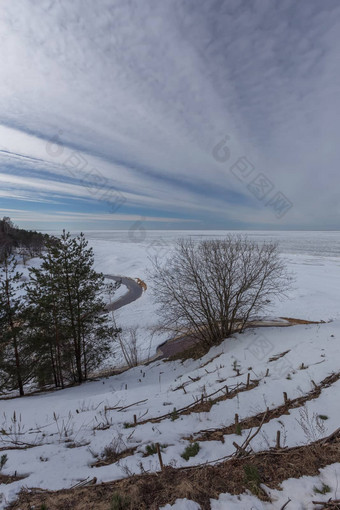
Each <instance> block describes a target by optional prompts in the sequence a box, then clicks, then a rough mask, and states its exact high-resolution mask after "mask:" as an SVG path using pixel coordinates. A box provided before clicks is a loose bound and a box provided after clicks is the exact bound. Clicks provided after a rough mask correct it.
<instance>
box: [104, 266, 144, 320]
mask: <svg viewBox="0 0 340 510" xmlns="http://www.w3.org/2000/svg"><path fill="white" fill-rule="evenodd" d="M104 277H105V278H107V279H108V280H114V281H115V282H121V283H122V285H125V287H127V288H128V292H127V293H126V294H124V296H121V297H120V298H119V299H117V301H115V302H114V303H111V304H108V305H107V307H106V308H107V310H108V311H109V312H112V311H115V310H118V309H119V308H122V307H123V306H125V305H128V304H130V303H133V301H136V300H137V299H139V298H140V297H141V295H142V294H143V289H142V287H141V286H140V285H139V284H138V283H137V282H136V281H135V280H134V279H133V278H130V277H128V276H114V275H110V274H105V275H104Z"/></svg>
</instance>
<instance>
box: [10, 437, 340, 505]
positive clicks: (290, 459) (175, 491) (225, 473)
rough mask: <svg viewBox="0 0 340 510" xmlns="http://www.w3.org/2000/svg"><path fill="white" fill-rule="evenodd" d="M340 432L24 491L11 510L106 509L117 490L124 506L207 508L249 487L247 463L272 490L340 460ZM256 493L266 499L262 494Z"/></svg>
mask: <svg viewBox="0 0 340 510" xmlns="http://www.w3.org/2000/svg"><path fill="white" fill-rule="evenodd" d="M339 436H340V434H339V433H338V432H337V433H336V434H335V435H334V436H333V437H331V438H330V439H329V440H327V442H324V441H322V440H321V441H317V442H315V443H313V444H311V445H308V446H301V447H295V448H290V449H288V448H287V449H283V450H273V451H268V452H262V453H258V454H254V455H251V456H248V457H246V458H238V459H237V458H231V459H230V460H227V461H225V462H222V463H220V464H218V465H214V466H209V465H205V466H200V467H189V468H181V469H174V468H170V467H166V468H165V469H164V471H162V472H160V473H155V474H144V475H138V476H133V477H130V478H126V479H124V480H119V481H116V482H110V483H106V484H101V485H93V486H87V487H81V488H76V489H71V490H62V491H58V492H48V491H39V490H34V489H33V490H32V491H27V490H26V491H24V490H23V491H22V492H21V494H20V497H19V499H18V501H17V502H16V503H15V504H13V505H11V506H10V507H9V509H10V510H19V509H20V510H29V509H31V508H32V506H34V505H35V506H34V508H39V506H41V505H42V504H45V505H46V507H47V508H48V510H110V502H111V498H112V495H113V494H114V493H118V494H121V495H123V496H128V497H129V500H130V504H129V506H128V507H127V509H126V510H158V508H159V507H160V506H163V505H165V504H167V503H170V504H172V503H174V502H175V500H176V499H177V498H188V499H191V500H193V501H196V502H197V503H199V504H200V505H201V509H202V510H210V498H218V496H219V494H221V493H224V492H228V493H230V494H234V495H237V494H241V493H243V492H244V491H245V490H246V489H247V488H249V487H248V486H247V481H246V480H245V476H244V473H245V469H244V467H245V466H246V465H248V466H249V465H251V466H252V467H254V468H255V469H256V470H257V471H258V472H259V473H260V478H261V483H264V484H266V485H267V486H268V487H270V488H279V486H280V483H281V482H282V481H283V480H286V479H287V478H299V477H301V476H315V475H317V474H318V472H319V469H320V468H322V467H325V466H327V465H329V464H332V463H335V462H339V461H340V437H339ZM259 496H260V497H262V498H263V499H266V498H267V495H266V493H265V492H263V493H262V492H261V493H259Z"/></svg>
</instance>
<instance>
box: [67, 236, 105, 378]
mask: <svg viewBox="0 0 340 510" xmlns="http://www.w3.org/2000/svg"><path fill="white" fill-rule="evenodd" d="M57 264H58V267H60V268H61V273H60V274H61V278H62V286H63V295H64V296H65V303H66V306H65V312H66V317H67V319H68V321H69V328H70V333H71V338H72V342H73V353H74V361H75V378H76V380H77V382H79V383H81V382H82V381H83V380H84V379H86V378H87V377H88V373H89V370H90V369H92V368H95V367H96V366H98V364H99V363H100V362H101V361H102V360H103V359H104V358H105V356H106V355H107V354H108V352H109V350H110V343H111V338H112V329H111V328H110V327H108V325H107V319H108V318H107V314H106V312H105V308H106V307H105V303H104V301H103V299H102V297H101V296H102V293H103V291H104V287H105V284H104V277H103V275H102V274H101V273H98V272H96V271H95V270H94V267H93V266H94V255H93V249H92V248H88V242H87V241H86V239H85V236H84V234H82V233H81V234H80V235H79V236H78V237H76V238H72V237H71V235H70V233H65V231H64V232H63V235H62V236H61V242H60V247H59V256H58V257H57Z"/></svg>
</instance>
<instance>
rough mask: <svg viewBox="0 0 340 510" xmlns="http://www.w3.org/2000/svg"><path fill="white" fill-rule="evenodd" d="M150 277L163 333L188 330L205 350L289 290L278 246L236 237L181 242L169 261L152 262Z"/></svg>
mask: <svg viewBox="0 0 340 510" xmlns="http://www.w3.org/2000/svg"><path fill="white" fill-rule="evenodd" d="M151 278H152V279H153V281H154V292H155V301H156V303H157V305H159V313H160V315H161V316H162V319H163V326H164V328H167V329H169V328H170V329H171V330H173V331H174V332H178V333H181V334H183V331H184V330H190V332H191V333H190V334H191V335H193V336H195V337H196V338H198V339H199V340H201V342H202V344H204V345H207V346H211V345H215V344H218V343H219V342H220V341H221V340H223V339H224V338H227V337H229V336H230V335H232V334H233V333H234V331H243V329H244V327H245V325H246V324H247V323H248V322H249V320H251V319H252V318H253V317H258V315H259V314H260V313H263V312H264V311H265V310H266V309H267V308H268V304H269V303H270V302H271V301H273V299H272V298H274V297H278V298H282V297H283V296H284V295H285V292H286V291H287V290H289V289H290V286H291V284H290V281H291V277H290V276H289V275H288V273H287V271H286V268H285V264H284V262H283V261H282V259H281V257H280V255H279V252H278V249H277V245H276V244H273V243H271V242H268V243H264V244H261V245H260V244H257V243H256V242H252V241H249V240H248V239H247V238H245V237H242V236H233V235H229V236H227V237H226V238H225V239H222V240H208V241H200V242H195V241H193V240H192V239H189V240H188V239H182V240H179V241H178V243H177V245H176V247H175V249H174V252H173V253H171V255H170V256H169V257H168V258H167V259H166V260H162V262H160V261H159V259H157V257H156V258H155V259H154V260H153V273H152V275H151ZM202 326H204V327H202Z"/></svg>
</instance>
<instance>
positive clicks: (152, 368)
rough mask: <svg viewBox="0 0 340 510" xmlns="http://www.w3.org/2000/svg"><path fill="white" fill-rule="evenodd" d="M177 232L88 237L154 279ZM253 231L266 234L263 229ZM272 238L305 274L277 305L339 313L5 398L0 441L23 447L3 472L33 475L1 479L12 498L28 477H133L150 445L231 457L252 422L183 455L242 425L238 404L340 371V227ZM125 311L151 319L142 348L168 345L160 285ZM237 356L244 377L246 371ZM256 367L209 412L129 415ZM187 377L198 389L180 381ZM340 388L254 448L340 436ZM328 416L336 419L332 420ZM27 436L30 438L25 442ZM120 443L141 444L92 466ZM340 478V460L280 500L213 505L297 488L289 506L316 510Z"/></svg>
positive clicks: (303, 314)
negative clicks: (251, 383)
mask: <svg viewBox="0 0 340 510" xmlns="http://www.w3.org/2000/svg"><path fill="white" fill-rule="evenodd" d="M268 234H269V233H264V234H261V235H262V236H268ZM176 235H182V236H183V235H188V233H181V234H176ZM176 235H175V234H174V233H171V234H169V233H162V234H160V233H158V234H156V233H146V237H144V239H142V240H139V242H137V241H136V240H135V239H133V238H132V237H131V232H128V233H121V232H120V233H88V235H87V237H88V239H89V240H90V243H91V244H93V246H94V249H95V255H96V265H97V269H98V270H101V271H103V272H104V273H110V274H114V275H124V276H131V277H140V278H142V279H143V280H145V282H146V283H147V284H148V268H149V267H150V262H149V261H148V258H147V257H148V255H153V254H154V252H155V251H158V253H159V255H160V256H165V255H166V254H168V253H169V251H170V250H171V247H172V246H173V241H174V239H175V237H176ZM195 235H197V233H195ZM203 235H210V236H212V237H215V236H217V235H221V233H215V235H214V234H213V235H212V234H211V233H209V234H205V233H201V234H200V236H203ZM252 235H256V236H257V237H258V238H260V233H256V234H252ZM249 236H250V235H249ZM271 237H273V238H281V241H282V244H281V251H282V256H283V257H285V258H286V259H287V263H288V266H289V268H290V269H291V270H292V271H294V273H295V274H296V282H295V289H294V290H293V291H292V292H291V295H290V299H289V300H287V301H284V302H282V303H275V304H274V306H273V308H272V310H271V311H270V315H271V316H285V317H296V318H301V319H310V320H324V321H330V322H326V323H323V324H317V325H299V326H292V327H288V328H275V327H270V328H258V329H255V330H247V331H246V332H245V333H244V334H242V335H235V337H234V338H231V339H228V340H225V341H224V342H223V343H222V344H221V345H220V346H218V347H215V348H213V349H212V350H211V351H210V352H209V353H208V354H207V355H206V356H205V357H204V358H202V359H200V360H196V361H193V360H187V361H185V362H183V363H180V362H161V361H158V362H155V363H152V364H150V365H148V366H140V367H137V368H134V369H131V370H129V371H127V372H124V373H123V374H120V375H118V376H114V377H110V378H105V379H102V380H99V381H97V382H91V383H86V384H84V385H82V386H80V387H74V388H70V389H66V390H60V391H57V392H54V393H46V394H42V395H38V396H32V397H26V398H21V399H12V400H6V401H4V400H2V401H0V406H1V414H0V431H1V432H0V448H7V447H8V448H9V447H11V446H14V445H16V446H17V447H18V448H17V449H8V450H6V449H3V451H1V452H0V453H1V454H7V456H8V461H7V463H6V464H5V466H4V468H3V470H2V473H3V474H7V475H11V474H13V473H14V472H15V471H17V474H19V475H26V478H24V479H23V480H20V481H16V482H13V483H11V484H8V485H0V494H1V493H2V502H1V503H0V508H4V506H5V503H6V502H8V501H10V500H12V499H13V498H15V495H16V494H17V492H18V491H19V490H20V488H21V487H22V486H28V487H40V488H46V489H47V488H49V489H61V488H67V487H71V486H73V485H74V484H76V483H77V482H78V481H80V480H84V479H86V478H89V479H90V478H93V477H94V476H95V477H97V480H98V482H101V481H108V480H114V479H119V478H123V477H125V476H127V474H126V473H127V472H132V473H140V470H141V463H142V465H143V468H144V469H145V470H147V471H154V470H158V469H159V464H158V459H157V455H151V456H147V457H144V456H143V454H144V452H145V448H146V446H147V445H150V444H151V443H154V442H159V443H160V444H162V445H165V446H164V451H163V460H164V463H165V464H167V465H172V466H175V467H179V466H187V465H196V464H201V463H204V462H206V461H214V460H217V459H220V458H221V457H224V456H227V455H229V454H231V453H233V452H234V450H235V448H234V446H233V441H236V442H237V443H238V444H241V442H242V441H243V440H244V439H245V437H246V436H247V433H248V431H247V430H243V431H242V436H243V438H242V437H240V436H238V435H235V434H229V435H225V436H224V443H221V442H220V441H200V450H199V452H198V454H197V455H196V456H195V457H192V458H190V460H189V461H186V460H184V459H183V458H182V457H181V453H183V451H184V449H185V447H186V446H187V445H188V444H189V442H188V440H187V439H185V438H186V437H187V436H188V435H190V434H196V433H197V434H198V433H199V432H200V431H204V430H205V429H213V428H221V427H225V426H228V425H231V424H232V423H233V421H234V416H235V413H237V414H238V415H239V418H240V420H242V419H244V418H246V417H248V416H252V415H256V414H258V413H260V412H263V411H265V410H266V408H267V407H269V409H273V408H275V407H277V406H279V405H281V404H282V403H283V392H286V393H287V395H288V398H289V399H293V398H296V397H299V396H302V395H305V394H307V393H308V392H310V391H311V390H312V389H313V387H314V383H315V384H318V383H320V382H321V381H322V380H323V379H324V378H325V377H327V376H328V375H330V374H331V373H333V372H337V371H338V370H339V362H338V360H339V359H340V309H339V293H340V258H339V257H338V256H337V255H338V251H337V250H338V248H340V234H339V233H336V234H335V233H298V234H297V233H293V234H291V237H289V234H287V233H274V234H273V233H271ZM160 240H161V241H162V243H161V245H162V246H163V248H159V249H157V248H156V245H155V242H156V241H158V242H159V241H160ZM303 245H304V246H305V251H304V252H303ZM161 250H163V252H164V253H163V252H162V251H161ZM339 253H340V251H339ZM118 320H119V321H120V322H121V323H122V324H128V325H138V326H140V328H141V330H142V334H141V336H140V346H141V347H142V348H144V350H145V352H147V351H148V350H149V346H150V342H153V343H152V348H151V351H150V352H154V350H155V348H156V346H157V343H159V342H160V341H162V339H161V338H157V337H153V338H151V337H150V335H149V334H148V331H150V330H149V328H151V327H152V326H154V325H155V324H156V322H157V316H156V313H155V305H154V303H153V300H152V288H151V287H150V286H149V287H148V289H147V291H146V292H145V293H144V294H143V296H142V297H141V298H140V299H139V300H137V301H135V302H134V303H131V304H130V305H127V306H126V307H124V308H122V309H121V310H119V317H118ZM152 350H153V351H152ZM284 351H289V352H288V353H287V354H286V355H285V356H283V357H280V358H278V359H277V360H276V361H269V358H271V357H273V356H275V355H277V354H280V353H282V352H284ZM235 363H236V364H237V366H238V367H239V370H240V375H237V374H236V371H235V370H234V368H235ZM268 368H269V374H268V375H267V376H266V372H267V369H268ZM248 372H249V373H250V374H251V378H252V379H254V380H258V381H259V384H258V386H256V387H253V388H252V389H249V390H248V391H244V392H241V393H239V394H238V395H237V396H235V397H234V398H232V399H228V400H223V401H220V402H218V403H216V404H215V405H213V406H212V407H211V410H210V411H209V412H201V413H191V414H186V415H180V416H179V417H178V419H175V420H172V419H171V418H165V419H162V420H161V421H160V422H159V423H152V422H145V423H144V424H140V425H137V426H136V427H128V426H127V425H126V424H132V423H133V419H134V415H136V417H137V421H142V420H144V421H145V420H147V419H149V418H153V417H157V416H161V415H164V414H166V413H170V412H171V411H173V409H174V408H176V409H177V410H178V409H180V408H182V407H184V406H186V405H188V404H191V403H192V402H194V401H195V400H196V399H200V398H201V395H202V394H203V395H209V394H211V393H213V392H215V391H216V390H218V389H222V388H223V387H224V386H225V385H228V387H229V388H230V389H232V388H233V387H234V386H236V385H237V384H239V383H245V382H246V379H247V374H248ZM312 381H313V382H312ZM183 384H184V385H185V391H186V392H184V391H183V389H178V387H179V386H181V385H183ZM339 392H340V380H339V381H337V382H335V383H334V384H332V385H331V386H330V387H328V388H325V389H323V390H322V392H321V394H320V396H319V397H318V398H316V399H314V400H309V401H307V402H306V404H305V406H304V407H300V408H299V407H297V408H294V409H291V411H290V414H288V415H286V414H284V415H282V416H280V417H279V418H278V419H272V420H271V421H270V422H268V423H265V424H264V425H263V427H262V430H261V433H260V434H258V435H257V436H256V437H255V438H254V440H253V442H252V447H253V449H254V450H255V451H259V450H266V449H268V448H269V447H270V446H273V445H274V444H275V439H276V433H277V431H278V430H280V431H281V441H282V444H283V445H284V446H296V445H303V444H306V443H308V442H310V441H313V440H315V439H318V438H319V437H323V436H326V435H328V434H330V433H331V432H333V431H334V430H335V429H336V428H337V427H338V426H339V421H340V408H339V407H338V406H336V405H335V403H336V402H337V401H338V395H339ZM130 404H133V405H131V407H128V408H127V409H122V410H118V409H108V408H114V407H115V408H120V407H125V406H130ZM320 415H321V416H326V417H327V419H325V420H321V421H320V419H319V418H318V416H320ZM4 432H5V433H4ZM27 445H29V446H30V448H24V447H25V446H27ZM109 445H111V446H112V447H113V448H114V449H116V450H117V451H121V450H125V449H127V448H136V450H135V453H134V454H132V455H130V456H127V457H125V458H123V459H121V460H120V461H118V462H116V463H114V464H111V465H103V466H101V467H91V466H92V465H93V464H94V463H95V462H96V461H97V460H98V459H100V458H101V456H102V454H103V451H104V448H105V447H107V446H109ZM339 476H340V464H333V465H331V466H328V467H326V468H324V469H322V470H321V472H320V475H319V476H318V477H303V478H301V479H298V480H293V479H291V480H287V481H285V482H284V483H283V484H282V488H283V490H282V491H277V490H269V489H268V490H267V492H268V493H270V494H271V497H272V500H273V502H272V503H270V504H268V503H263V502H261V501H259V500H258V499H257V498H256V497H255V496H253V495H252V494H251V493H249V494H243V495H241V496H231V495H228V494H221V495H220V497H219V499H218V500H215V501H212V504H211V506H212V509H213V510H224V509H228V510H229V509H233V508H242V509H246V510H247V509H249V510H250V509H251V508H253V509H269V508H273V509H280V508H281V507H282V506H283V504H284V503H285V502H286V501H287V499H288V496H289V497H290V499H291V500H292V501H291V502H290V504H289V506H288V509H289V510H294V509H296V510H298V509H303V508H304V509H309V508H310V509H312V508H313V505H312V503H311V502H312V500H313V499H316V498H315V492H314V486H321V485H322V483H325V484H327V485H328V486H329V487H330V488H331V492H330V493H327V494H325V495H321V494H318V495H317V499H318V500H322V499H324V500H327V499H329V498H330V497H332V498H339V497H340V489H339V488H338V482H337V480H338V478H339ZM170 508H174V509H176V510H197V509H198V508H199V507H198V505H197V504H196V503H194V502H190V501H184V500H180V501H178V502H177V503H176V505H173V506H172V507H170V506H169V505H167V506H165V507H164V509H166V510H169V509H170Z"/></svg>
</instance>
